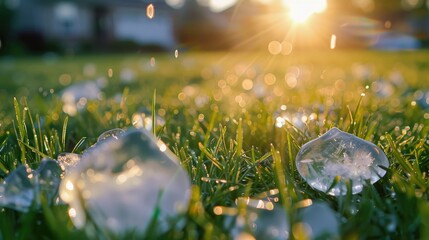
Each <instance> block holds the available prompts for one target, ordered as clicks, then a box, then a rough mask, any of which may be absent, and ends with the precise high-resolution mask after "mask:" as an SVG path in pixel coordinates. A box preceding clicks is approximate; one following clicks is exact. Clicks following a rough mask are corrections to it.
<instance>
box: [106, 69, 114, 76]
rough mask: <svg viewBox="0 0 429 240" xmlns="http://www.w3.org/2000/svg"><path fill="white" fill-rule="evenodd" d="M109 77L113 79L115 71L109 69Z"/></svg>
mask: <svg viewBox="0 0 429 240" xmlns="http://www.w3.org/2000/svg"><path fill="white" fill-rule="evenodd" d="M107 76H109V78H111V77H113V69H111V68H109V69H108V70H107Z"/></svg>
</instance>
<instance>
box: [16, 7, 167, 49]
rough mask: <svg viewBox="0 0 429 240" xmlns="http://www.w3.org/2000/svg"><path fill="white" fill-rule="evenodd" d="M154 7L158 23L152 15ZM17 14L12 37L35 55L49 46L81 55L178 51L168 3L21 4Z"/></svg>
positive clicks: (17, 8)
mask: <svg viewBox="0 0 429 240" xmlns="http://www.w3.org/2000/svg"><path fill="white" fill-rule="evenodd" d="M149 4H153V6H154V9H155V12H154V13H155V15H154V17H153V18H149V17H148V16H147V14H146V8H147V6H148V5H149ZM14 10H15V11H14V12H15V15H14V19H13V26H12V31H13V33H14V35H15V37H16V38H17V39H18V40H19V41H21V42H22V43H23V44H24V45H27V47H29V48H32V49H30V50H38V48H43V45H46V43H47V42H52V43H55V44H59V45H60V46H61V47H66V48H71V49H77V50H78V49H79V48H80V47H81V46H84V45H87V46H89V47H93V48H103V47H105V46H122V47H127V43H128V44H133V43H134V44H136V45H140V46H152V47H154V48H161V49H171V48H173V47H174V45H175V39H174V36H173V30H172V18H171V8H170V7H168V5H166V4H165V2H164V1H163V0H150V1H149V0H75V1H61V0H21V1H20V4H19V5H17V6H15V9H14Z"/></svg>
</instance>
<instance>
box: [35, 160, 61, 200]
mask: <svg viewBox="0 0 429 240" xmlns="http://www.w3.org/2000/svg"><path fill="white" fill-rule="evenodd" d="M34 174H35V177H36V178H37V181H36V182H34V185H35V186H38V190H39V194H41V195H42V196H43V197H44V198H45V199H46V200H47V203H48V204H50V205H52V204H54V203H55V202H56V201H57V199H58V188H59V186H60V183H61V178H62V175H63V170H62V169H61V167H60V166H59V165H58V163H57V162H56V161H54V160H50V159H49V160H48V159H44V160H42V161H41V162H40V165H39V168H37V170H36V171H34ZM37 200H40V198H38V199H37Z"/></svg>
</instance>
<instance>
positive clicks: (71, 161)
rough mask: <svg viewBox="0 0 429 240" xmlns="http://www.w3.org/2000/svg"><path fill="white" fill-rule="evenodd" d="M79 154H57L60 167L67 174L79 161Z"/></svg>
mask: <svg viewBox="0 0 429 240" xmlns="http://www.w3.org/2000/svg"><path fill="white" fill-rule="evenodd" d="M80 158H81V156H80V155H79V154H76V153H60V154H58V157H57V160H58V164H59V165H60V167H61V169H63V171H64V172H65V173H66V174H67V173H68V172H69V171H70V169H72V168H73V167H75V166H76V165H77V164H78V163H79V161H80Z"/></svg>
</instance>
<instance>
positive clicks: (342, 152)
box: [296, 128, 389, 196]
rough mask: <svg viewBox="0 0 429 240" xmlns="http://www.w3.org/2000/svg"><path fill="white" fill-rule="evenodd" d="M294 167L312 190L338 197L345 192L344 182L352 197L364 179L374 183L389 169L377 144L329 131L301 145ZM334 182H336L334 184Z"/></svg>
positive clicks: (385, 158) (357, 191)
mask: <svg viewBox="0 0 429 240" xmlns="http://www.w3.org/2000/svg"><path fill="white" fill-rule="evenodd" d="M296 165H297V168H298V171H299V173H300V175H301V176H302V177H303V178H304V179H305V180H306V181H307V183H308V184H309V185H310V186H311V187H313V188H315V189H317V190H320V191H323V192H327V191H328V192H327V193H328V194H330V195H334V196H338V195H344V194H345V193H346V191H347V190H346V184H345V182H346V181H347V180H350V181H351V184H352V186H351V187H352V193H353V194H355V193H359V192H361V191H362V189H363V185H364V182H365V181H366V180H369V181H370V182H371V183H375V182H377V181H378V180H379V179H380V178H381V177H383V176H384V174H386V171H385V170H384V169H383V168H387V167H389V161H388V159H387V157H386V155H385V154H384V153H383V151H382V150H381V149H380V148H379V147H377V146H376V145H374V144H372V143H370V142H368V141H365V140H363V139H360V138H358V137H356V136H354V135H352V134H349V133H345V132H343V131H341V130H339V129H338V128H332V129H331V130H329V131H328V132H326V133H325V134H324V135H322V136H321V137H319V138H317V139H314V140H312V141H310V142H308V143H306V144H304V145H303V146H302V148H301V150H300V151H299V153H298V155H297V156H296ZM335 179H337V180H338V179H339V181H338V183H336V184H335V185H333V183H334V180H335ZM331 186H332V188H331Z"/></svg>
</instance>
